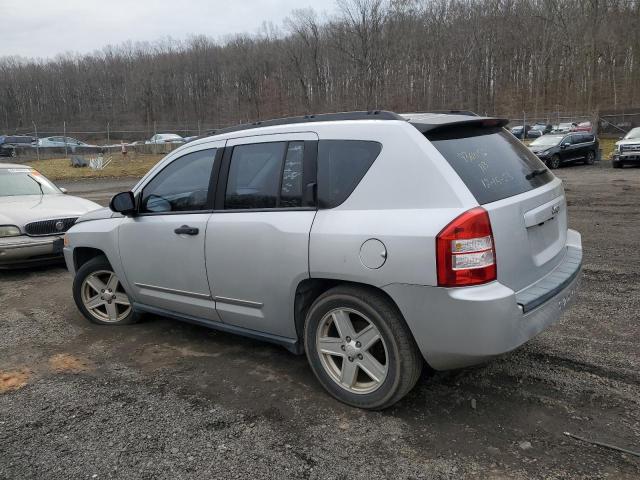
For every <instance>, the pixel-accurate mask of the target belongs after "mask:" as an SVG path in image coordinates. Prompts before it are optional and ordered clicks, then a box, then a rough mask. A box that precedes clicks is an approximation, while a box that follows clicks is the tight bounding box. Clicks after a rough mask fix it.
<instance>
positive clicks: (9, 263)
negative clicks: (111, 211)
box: [0, 163, 100, 269]
mask: <svg viewBox="0 0 640 480" xmlns="http://www.w3.org/2000/svg"><path fill="white" fill-rule="evenodd" d="M65 193H66V191H65V190H64V189H59V188H58V187H56V186H55V185H54V184H53V183H51V182H50V181H49V180H48V179H46V178H45V177H44V176H42V175H41V174H40V173H39V172H37V171H36V170H34V169H33V168H31V167H29V166H25V165H19V164H11V163H0V269H3V268H10V267H18V266H26V265H34V264H35V265H39V264H43V263H48V262H51V261H55V260H61V259H62V247H63V245H62V243H63V235H64V232H66V231H67V230H68V229H69V228H71V226H72V225H73V224H74V223H75V221H76V219H77V218H78V217H79V216H80V215H83V214H85V213H87V212H90V211H91V210H95V209H98V208H100V205H98V204H97V203H94V202H91V201H89V200H85V199H84V198H79V197H73V196H71V195H65Z"/></svg>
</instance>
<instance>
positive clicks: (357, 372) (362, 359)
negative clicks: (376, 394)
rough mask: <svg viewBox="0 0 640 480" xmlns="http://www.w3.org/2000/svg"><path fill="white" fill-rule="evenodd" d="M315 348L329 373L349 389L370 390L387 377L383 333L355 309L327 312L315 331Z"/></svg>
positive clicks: (356, 391)
mask: <svg viewBox="0 0 640 480" xmlns="http://www.w3.org/2000/svg"><path fill="white" fill-rule="evenodd" d="M316 349H317V351H318V355H319V357H320V362H321V364H322V366H323V368H324V370H325V371H326V372H327V374H328V375H329V377H330V378H331V379H332V380H333V381H334V382H335V383H337V384H338V385H340V387H342V388H344V389H345V390H347V391H349V392H351V393H356V394H366V393H371V392H373V391H375V390H377V389H378V388H379V387H380V386H381V385H382V384H383V383H384V381H385V379H386V377H387V372H388V368H389V360H388V359H389V356H388V352H387V347H386V345H385V343H384V340H383V338H382V335H381V334H380V331H379V330H378V328H377V327H376V326H375V325H374V323H373V322H372V321H371V320H369V318H367V316H366V315H364V314H363V313H361V312H358V311H357V310H354V309H351V308H337V309H334V310H331V311H330V312H328V313H327V314H326V315H325V316H324V317H323V318H322V320H320V323H319V326H318V329H317V332H316Z"/></svg>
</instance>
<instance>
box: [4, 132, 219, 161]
mask: <svg viewBox="0 0 640 480" xmlns="http://www.w3.org/2000/svg"><path fill="white" fill-rule="evenodd" d="M31 127H32V128H22V129H17V130H16V131H14V132H10V135H11V136H20V137H25V136H26V137H30V138H31V140H30V141H27V142H25V143H19V144H12V145H6V146H5V147H6V148H5V149H4V151H0V154H3V156H9V157H13V159H14V160H15V161H20V160H22V161H28V160H35V159H37V160H45V159H51V158H61V157H70V156H73V155H75V156H92V155H93V156H95V155H98V154H106V153H116V152H120V153H124V152H126V155H129V156H133V157H135V156H136V155H138V154H154V155H159V154H166V153H168V152H170V151H171V150H173V149H174V148H177V147H179V146H180V145H182V144H183V143H184V142H183V140H184V141H189V140H191V139H193V138H195V137H198V136H200V135H203V134H207V133H210V132H212V131H214V130H215V129H216V128H219V126H214V125H208V124H200V123H199V122H198V123H196V124H195V125H184V124H183V125H176V124H160V123H154V124H152V125H150V126H133V127H132V126H127V127H124V128H112V126H111V125H110V123H107V124H106V125H105V128H104V129H87V128H77V127H76V128H68V126H67V123H66V122H62V123H61V125H60V127H59V128H58V127H55V126H51V125H46V126H38V125H37V124H36V123H33V124H32V126H31ZM159 134H174V135H178V136H179V137H180V138H178V139H173V140H171V139H165V138H162V137H160V138H158V135H159ZM24 140H25V139H24V138H23V139H22V141H24Z"/></svg>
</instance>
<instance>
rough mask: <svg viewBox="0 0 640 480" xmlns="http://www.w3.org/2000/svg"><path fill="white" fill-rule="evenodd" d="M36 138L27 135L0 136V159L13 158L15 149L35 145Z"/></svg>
mask: <svg viewBox="0 0 640 480" xmlns="http://www.w3.org/2000/svg"><path fill="white" fill-rule="evenodd" d="M35 142H36V138H35V137H31V136H29V135H0V157H15V156H16V155H17V152H16V149H18V148H24V147H31V146H32V145H35Z"/></svg>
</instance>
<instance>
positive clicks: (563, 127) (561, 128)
mask: <svg viewBox="0 0 640 480" xmlns="http://www.w3.org/2000/svg"><path fill="white" fill-rule="evenodd" d="M577 126H578V124H577V123H575V122H569V123H561V124H559V125H556V126H555V127H554V128H553V130H552V131H551V133H569V132H572V131H574V130H575V128H576V127H577Z"/></svg>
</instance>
